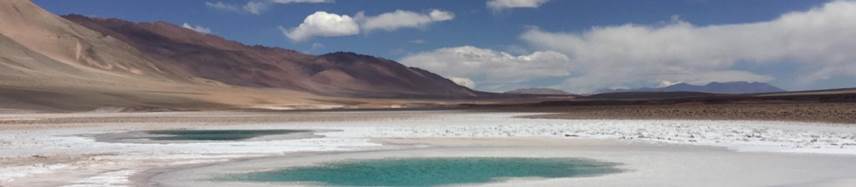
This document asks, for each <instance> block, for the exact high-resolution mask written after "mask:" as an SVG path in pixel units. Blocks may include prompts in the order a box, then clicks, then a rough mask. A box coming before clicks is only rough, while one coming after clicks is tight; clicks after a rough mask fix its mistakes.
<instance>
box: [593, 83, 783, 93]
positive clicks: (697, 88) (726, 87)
mask: <svg viewBox="0 0 856 187" xmlns="http://www.w3.org/2000/svg"><path fill="white" fill-rule="evenodd" d="M784 91H786V90H784V89H781V88H778V87H775V86H773V85H770V84H767V83H762V82H746V81H735V82H711V83H708V84H705V85H693V84H687V83H678V84H674V85H670V86H666V87H662V88H637V89H609V90H601V91H599V93H615V92H704V93H722V94H750V93H773V92H784Z"/></svg>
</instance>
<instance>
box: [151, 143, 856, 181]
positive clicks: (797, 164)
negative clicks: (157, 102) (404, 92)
mask: <svg viewBox="0 0 856 187" xmlns="http://www.w3.org/2000/svg"><path fill="white" fill-rule="evenodd" d="M511 140H513V141H514V142H516V143H517V144H518V145H507V144H505V142H507V141H511ZM383 141H393V142H398V141H405V142H407V143H419V144H423V143H424V144H431V146H428V147H420V148H403V149H392V150H371V151H347V152H311V153H294V154H290V155H282V156H276V157H261V158H252V159H240V160H235V161H226V162H221V163H210V164H204V165H198V166H194V167H185V168H181V167H178V168H169V169H162V170H158V172H157V173H147V176H145V177H144V176H141V177H140V178H137V179H138V180H141V181H146V182H145V185H142V186H146V187H155V186H157V187H173V186H206V187H220V186H224V187H225V186H254V187H255V186H258V187H268V186H302V185H304V184H303V183H261V182H202V183H201V184H202V185H196V183H197V182H199V181H197V182H193V181H196V180H205V178H206V176H208V177H210V176H217V175H221V174H226V173H243V172H250V171H259V170H267V169H282V168H284V167H295V166H309V165H316V164H321V163H327V162H337V161H347V160H360V159H382V158H426V157H429V158H436V157H527V158H532V157H547V158H581V159H594V160H598V161H604V162H618V163H619V164H620V165H619V166H618V168H619V169H621V170H623V172H620V173H614V174H606V175H599V176H588V177H572V178H555V179H528V178H512V179H509V180H500V181H496V182H492V183H484V184H465V185H461V186H532V185H537V186H591V185H598V186H627V185H630V184H633V185H636V186H663V185H672V186H676V185H677V186H681V185H693V186H729V185H739V186H745V184H778V185H792V184H803V185H813V186H835V185H828V184H835V183H840V182H845V183H846V182H849V181H848V180H847V179H849V178H854V177H856V174H848V173H840V171H832V172H830V171H828V170H842V171H850V170H854V169H856V166H850V167H840V168H837V169H833V168H834V167H837V166H834V167H832V168H831V165H829V163H841V162H847V161H856V157H851V156H835V155H824V156H818V155H806V154H780V153H741V152H735V151H732V150H726V149H723V148H718V147H708V146H689V145H663V144H648V143H630V142H620V141H611V140H567V139H551V140H545V139H539V138H517V139H446V140H445V141H443V143H440V144H436V142H437V139H431V138H428V139H418V138H416V139H392V140H389V139H387V140H383ZM533 153H538V155H537V156H533V155H532V154H533ZM699 157H700V158H699ZM718 157H724V158H718ZM707 159H716V160H717V163H727V162H738V163H741V164H751V165H779V167H772V166H771V168H770V169H767V168H766V167H753V168H750V169H748V170H749V171H751V172H759V173H764V172H767V173H777V174H766V175H760V176H763V177H760V178H749V177H740V175H744V174H745V173H743V172H746V173H751V172H747V171H745V168H742V167H743V165H740V164H724V166H715V165H710V164H709V163H708V161H707ZM764 160H776V161H775V162H770V161H764ZM782 160H787V162H783V161H782ZM646 162H653V163H656V164H646ZM759 162H760V163H759ZM694 167H699V168H705V167H706V168H705V169H708V170H713V171H714V172H711V171H704V170H698V171H696V170H695V168H694ZM668 168H678V169H668ZM783 168H789V169H787V170H789V171H788V172H780V171H779V172H777V170H782V169H783ZM821 168H822V169H821ZM802 169H806V170H814V169H821V170H823V171H819V172H817V174H811V175H805V173H803V172H800V171H798V170H802ZM724 171H728V172H724ZM712 173H716V174H712ZM726 173H730V174H726ZM672 175H683V177H685V178H683V179H673V180H662V179H665V178H669V176H672ZM788 176H790V177H788ZM828 176H836V177H833V178H828ZM842 177H843V178H845V179H840V178H842ZM652 178H653V179H656V180H652ZM688 178H689V179H688ZM732 178H738V179H743V180H742V181H736V182H729V181H728V179H732ZM715 179H716V180H718V179H721V181H719V182H710V183H705V184H700V183H698V182H697V181H695V180H700V181H705V180H708V181H709V180H715ZM622 181H630V182H622ZM137 184H140V183H137ZM740 184H742V185H740Z"/></svg>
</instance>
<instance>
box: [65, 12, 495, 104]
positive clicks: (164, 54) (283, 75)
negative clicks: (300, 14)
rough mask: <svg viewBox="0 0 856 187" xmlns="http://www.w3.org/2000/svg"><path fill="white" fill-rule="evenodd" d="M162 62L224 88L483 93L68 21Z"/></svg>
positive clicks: (181, 34) (113, 24)
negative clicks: (125, 43)
mask: <svg viewBox="0 0 856 187" xmlns="http://www.w3.org/2000/svg"><path fill="white" fill-rule="evenodd" d="M65 18H67V19H68V20H71V21H73V22H76V23H78V24H80V25H83V26H86V27H88V28H90V29H92V30H96V31H98V32H101V33H102V34H104V35H105V36H109V37H114V38H117V39H119V40H122V41H125V42H127V43H129V44H131V45H132V46H134V47H135V48H136V49H138V50H139V51H141V52H143V53H145V54H146V55H147V56H150V57H152V58H153V59H156V62H157V63H158V64H159V66H163V67H169V68H171V69H178V70H182V71H185V72H188V73H189V74H190V75H192V76H198V77H202V78H206V79H211V80H216V81H220V82H223V83H227V84H231V85H238V86H249V87H263V88H283V89H290V90H297V91H307V92H311V93H314V94H319V95H328V96H344V97H399V98H400V97H407V98H413V97H418V98H471V97H475V96H477V95H478V94H479V93H477V92H475V91H472V90H470V89H467V88H465V87H461V86H458V85H456V84H454V83H453V82H451V81H449V80H447V79H445V78H443V77H441V76H438V75H435V74H433V73H430V72H427V71H424V70H420V69H416V68H410V67H406V66H403V65H401V64H399V63H397V62H394V61H391V60H386V59H381V58H376V57H372V56H366V55H359V54H354V53H344V52H340V53H331V54H325V55H321V56H313V55H308V54H303V53H300V52H296V51H292V50H287V49H281V48H270V47H263V46H248V45H243V44H241V43H238V42H234V41H229V40H225V39H223V38H221V37H218V36H214V35H210V34H203V33H198V32H195V31H192V30H189V29H184V28H182V27H179V26H176V25H173V24H169V23H165V22H154V23H134V22H128V21H124V20H119V19H100V18H89V17H84V16H79V15H68V16H65Z"/></svg>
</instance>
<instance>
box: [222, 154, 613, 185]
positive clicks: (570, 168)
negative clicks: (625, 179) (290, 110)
mask: <svg viewBox="0 0 856 187" xmlns="http://www.w3.org/2000/svg"><path fill="white" fill-rule="evenodd" d="M616 165H617V164H615V163H606V162H598V161H592V160H581V159H567V158H478V157H476V158H469V157H468V158H414V159H380V160H357V161H347V162H336V163H330V164H326V165H320V166H311V167H296V168H289V169H282V170H274V171H268V172H257V173H248V174H242V175H234V176H227V177H225V178H223V179H225V180H232V181H249V182H307V183H316V184H322V185H328V186H441V185H454V184H473V183H486V182H496V181H498V180H502V179H505V178H512V177H540V178H564V177H581V176H594V175H602V174H609V173H616V172H620V170H619V169H617V168H615V166H616Z"/></svg>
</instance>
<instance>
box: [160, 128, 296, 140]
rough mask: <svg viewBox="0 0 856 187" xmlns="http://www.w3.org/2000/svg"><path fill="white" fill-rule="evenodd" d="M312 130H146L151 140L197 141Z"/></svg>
mask: <svg viewBox="0 0 856 187" xmlns="http://www.w3.org/2000/svg"><path fill="white" fill-rule="evenodd" d="M301 132H310V131H306V130H157V131H146V133H148V134H153V135H166V136H156V137H149V139H151V140H196V141H230V140H245V139H250V138H255V137H259V136H268V135H280V134H290V133H301Z"/></svg>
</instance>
